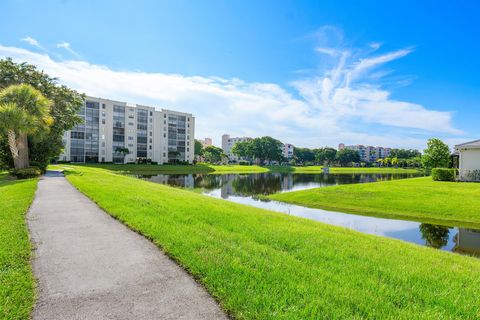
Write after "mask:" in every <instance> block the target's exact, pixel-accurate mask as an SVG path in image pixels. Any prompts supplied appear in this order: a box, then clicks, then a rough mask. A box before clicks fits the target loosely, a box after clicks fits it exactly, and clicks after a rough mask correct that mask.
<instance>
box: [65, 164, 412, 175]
mask: <svg viewBox="0 0 480 320" xmlns="http://www.w3.org/2000/svg"><path fill="white" fill-rule="evenodd" d="M75 166H79V165H78V164H75ZM81 166H86V167H91V168H103V169H108V170H111V171H118V172H122V173H127V174H160V173H165V174H189V173H205V174H208V173H212V174H227V173H263V172H285V173H287V172H291V173H322V172H323V171H322V166H305V167H297V166H263V167H262V166H256V165H252V166H242V165H212V164H203V163H201V164H196V165H144V164H85V165H81ZM330 172H331V173H417V172H418V170H416V169H401V168H330Z"/></svg>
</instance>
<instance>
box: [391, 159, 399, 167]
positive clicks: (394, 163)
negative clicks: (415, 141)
mask: <svg viewBox="0 0 480 320" xmlns="http://www.w3.org/2000/svg"><path fill="white" fill-rule="evenodd" d="M390 163H391V164H392V166H397V164H398V158H397V157H393V158H392V159H390Z"/></svg>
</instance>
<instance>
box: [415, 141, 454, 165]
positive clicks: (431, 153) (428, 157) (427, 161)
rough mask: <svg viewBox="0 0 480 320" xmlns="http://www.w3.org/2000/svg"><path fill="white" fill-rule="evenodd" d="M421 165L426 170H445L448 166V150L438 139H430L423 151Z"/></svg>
mask: <svg viewBox="0 0 480 320" xmlns="http://www.w3.org/2000/svg"><path fill="white" fill-rule="evenodd" d="M422 163H423V165H424V166H425V167H426V168H446V167H448V166H449V164H450V148H449V147H448V145H447V144H446V143H445V142H443V141H442V140H440V139H437V138H432V139H429V140H428V142H427V149H425V150H424V151H423V156H422Z"/></svg>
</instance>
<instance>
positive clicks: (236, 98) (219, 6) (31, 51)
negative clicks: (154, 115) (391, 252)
mask: <svg viewBox="0 0 480 320" xmlns="http://www.w3.org/2000/svg"><path fill="white" fill-rule="evenodd" d="M1 9H2V13H3V14H2V17H3V18H2V19H0V30H2V32H0V57H5V56H11V57H13V58H14V59H15V60H17V61H28V62H30V63H34V64H37V65H38V66H40V67H41V68H43V69H45V70H46V71H47V72H48V73H50V74H52V75H55V76H57V77H59V79H60V81H61V82H63V83H65V84H67V85H70V86H72V87H74V88H76V89H78V90H81V91H83V92H85V93H87V94H90V95H95V96H102V97H107V98H113V99H118V100H122V101H130V102H138V103H144V104H152V105H155V106H158V107H167V108H174V109H179V110H183V111H188V112H192V113H194V114H195V116H196V117H197V124H198V125H197V137H199V138H201V137H205V136H211V137H212V138H213V139H214V142H215V143H216V144H218V143H219V142H220V135H221V134H222V133H231V134H233V135H250V136H259V135H272V136H274V137H277V138H279V139H281V140H283V141H285V142H291V143H294V144H295V145H299V146H309V147H315V146H324V145H331V146H336V145H337V144H338V143H339V142H345V143H347V144H356V143H361V144H372V145H385V146H392V147H397V146H398V147H415V148H423V146H424V144H425V140H426V139H427V138H429V137H440V138H442V139H444V140H445V141H447V142H449V143H450V144H454V143H456V142H460V141H464V140H469V139H475V138H478V137H480V129H479V125H478V119H479V116H480V111H479V108H478V106H479V105H480V104H479V102H480V90H478V88H480V77H479V76H478V71H480V59H478V57H479V56H480V54H479V53H480V42H479V41H478V35H479V34H480V22H479V19H478V16H480V3H478V2H476V1H382V2H380V1H328V2H327V1H189V2H187V1H135V2H133V1H20V0H17V1H8V0H6V1H2V4H1Z"/></svg>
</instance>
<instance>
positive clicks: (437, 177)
mask: <svg viewBox="0 0 480 320" xmlns="http://www.w3.org/2000/svg"><path fill="white" fill-rule="evenodd" d="M456 177H457V169H449V168H433V169H432V179H433V180H434V181H455V178H456Z"/></svg>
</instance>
